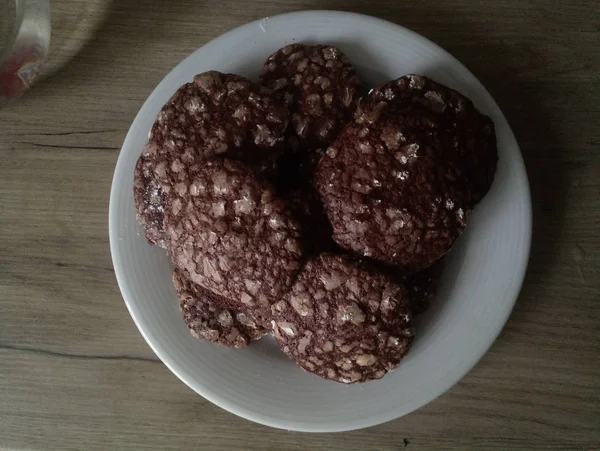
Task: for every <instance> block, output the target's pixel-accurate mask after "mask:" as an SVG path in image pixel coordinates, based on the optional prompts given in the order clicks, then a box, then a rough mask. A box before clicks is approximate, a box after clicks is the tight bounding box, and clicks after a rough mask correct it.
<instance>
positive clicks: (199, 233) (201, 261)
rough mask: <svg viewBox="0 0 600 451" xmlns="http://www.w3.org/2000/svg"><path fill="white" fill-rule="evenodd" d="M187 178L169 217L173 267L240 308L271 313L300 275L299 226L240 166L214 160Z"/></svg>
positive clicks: (267, 189) (173, 200)
mask: <svg viewBox="0 0 600 451" xmlns="http://www.w3.org/2000/svg"><path fill="white" fill-rule="evenodd" d="M183 174H186V178H185V179H184V180H182V181H181V182H180V183H179V184H178V185H176V187H175V189H173V190H171V192H170V194H169V195H170V199H169V201H168V202H167V204H168V208H167V210H166V211H165V221H164V223H165V235H166V237H167V249H168V251H169V254H170V255H171V258H172V260H173V263H174V264H175V265H176V266H177V267H179V268H180V269H182V270H186V271H188V273H189V277H190V280H192V281H193V282H195V283H197V284H199V285H201V286H203V287H204V288H207V289H209V290H211V291H213V292H214V293H216V294H219V295H220V296H223V297H225V298H227V299H231V300H233V301H235V302H236V303H237V305H238V306H239V307H240V308H247V309H249V310H256V311H260V310H261V309H267V310H268V307H269V306H270V304H272V303H274V302H276V301H278V300H279V299H280V298H281V296H282V295H283V294H284V293H285V292H286V291H287V290H288V289H289V287H290V285H291V284H292V282H293V279H294V278H295V276H296V273H297V272H298V270H299V269H300V265H301V261H302V259H303V249H302V242H301V230H300V226H299V224H298V222H297V221H296V220H295V219H293V218H292V215H291V214H290V212H289V210H288V208H287V206H286V205H285V203H284V202H283V201H281V200H280V199H278V198H277V197H276V196H275V195H274V192H273V189H272V188H271V186H270V185H269V184H268V183H266V182H264V181H262V180H261V179H259V178H257V177H256V175H255V173H254V172H253V171H252V170H250V169H249V168H248V167H247V166H245V165H244V164H242V163H240V162H237V161H233V160H227V159H213V160H210V161H206V162H203V163H202V164H200V165H197V166H192V167H190V168H188V169H187V171H186V172H183Z"/></svg>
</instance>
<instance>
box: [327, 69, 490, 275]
mask: <svg viewBox="0 0 600 451" xmlns="http://www.w3.org/2000/svg"><path fill="white" fill-rule="evenodd" d="M415 80H417V81H421V82H423V84H419V83H418V82H417V81H415ZM425 80H426V79H425ZM411 83H412V85H414V86H415V88H414V89H415V91H416V92H415V94H414V96H415V99H413V97H410V96H407V95H404V97H402V96H397V95H396V94H395V93H396V91H399V92H402V93H404V91H403V90H405V89H412V88H410V86H411ZM425 83H426V82H425V81H424V79H423V77H416V76H412V78H411V77H410V76H408V77H403V78H401V79H400V80H398V81H396V82H393V83H388V84H387V85H384V87H382V88H379V89H377V90H375V91H374V92H372V93H371V95H370V96H369V97H368V98H367V100H366V101H365V102H364V103H363V104H361V106H360V107H359V109H358V110H357V111H356V114H355V119H354V121H353V122H352V123H351V124H349V125H348V126H347V127H346V128H345V129H344V130H343V131H342V133H341V134H340V135H339V136H338V138H337V140H336V141H335V142H334V143H333V144H332V145H331V147H330V148H329V149H328V150H327V153H326V155H325V156H324V157H323V158H322V159H321V161H320V163H319V167H318V169H317V174H316V176H315V183H316V186H317V189H318V191H319V193H320V195H321V198H322V200H323V203H324V205H325V211H326V212H327V215H328V217H329V220H330V221H331V224H332V226H333V230H334V233H333V238H334V240H335V241H336V242H337V243H338V244H339V245H340V246H342V247H343V248H345V249H349V250H352V251H354V252H357V253H359V254H361V255H364V256H367V257H371V258H374V259H376V260H380V261H383V262H386V263H391V264H396V265H400V266H402V267H403V268H404V269H405V270H408V271H418V270H420V269H423V268H426V267H427V266H429V265H431V264H432V263H433V262H434V261H435V260H437V259H439V258H440V257H442V256H443V255H444V254H445V253H446V252H447V251H448V250H449V249H450V247H451V246H452V244H453V243H454V241H455V240H456V238H457V237H458V236H459V235H460V234H461V233H462V231H463V229H464V227H465V226H466V219H467V215H468V213H469V212H470V211H471V209H472V208H473V206H474V203H475V202H476V201H477V200H478V199H480V198H481V196H482V195H483V194H485V192H486V191H487V189H488V188H489V183H491V179H490V178H489V177H488V176H481V177H480V176H479V175H476V173H479V171H481V172H482V173H485V174H488V173H489V172H491V174H492V175H493V168H495V164H496V163H495V162H496V158H497V157H496V146H495V137H494V128H493V124H492V123H491V121H490V120H489V118H487V117H485V116H482V115H481V114H479V113H478V112H476V110H474V108H473V107H472V104H470V102H469V103H467V101H466V100H464V98H463V97H462V96H460V95H459V94H458V93H455V92H454V91H452V90H449V89H448V88H444V89H445V91H442V90H441V88H439V90H440V92H444V93H445V95H446V97H443V99H446V98H447V99H448V100H443V102H444V103H443V105H446V102H448V103H447V105H448V106H443V107H442V106H440V105H438V104H436V103H435V102H436V101H437V100H435V101H434V100H431V99H438V96H436V95H435V94H433V91H425V92H424V93H422V91H421V90H418V88H417V87H418V86H421V87H423V86H426V84H425ZM427 83H430V81H427ZM431 83H434V82H431ZM397 86H399V87H400V88H401V89H400V88H398V89H396V87H397ZM435 86H441V85H437V84H436V85H435ZM423 89H424V88H423ZM421 94H422V98H423V99H426V100H427V102H430V103H431V102H433V103H431V104H430V103H427V102H425V101H423V102H420V101H419V100H417V99H418V98H420V97H419V96H420V95H421ZM440 96H441V94H440ZM457 96H460V97H457ZM405 97H407V98H405ZM407 99H408V100H407ZM411 99H413V100H412V101H411ZM450 99H452V101H451V100H450ZM469 105H470V106H469ZM450 108H453V109H454V110H457V111H458V113H456V114H450V113H447V109H450ZM471 109H472V110H473V111H471V112H470V113H469V114H467V115H466V116H465V117H462V116H460V114H462V113H461V112H462V111H466V110H469V111H470V110H471ZM469 121H471V122H469ZM490 167H491V168H492V169H490ZM483 179H485V180H486V182H485V183H483V182H482V180H483ZM484 185H485V187H484Z"/></svg>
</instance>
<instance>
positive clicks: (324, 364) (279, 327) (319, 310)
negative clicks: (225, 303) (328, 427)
mask: <svg viewBox="0 0 600 451" xmlns="http://www.w3.org/2000/svg"><path fill="white" fill-rule="evenodd" d="M271 310H272V314H273V323H272V324H273V331H274V335H275V338H276V339H277V342H278V343H279V346H280V347H281V349H282V350H283V352H284V353H285V354H287V355H288V356H289V357H291V358H293V359H294V360H296V362H297V363H298V365H300V366H301V367H302V368H304V369H305V370H307V371H310V372H312V373H315V374H317V375H319V376H321V377H323V378H325V379H331V380H334V381H337V382H343V383H347V384H348V383H354V382H365V381H368V380H371V379H379V378H381V377H383V376H384V375H385V374H386V373H387V372H389V371H392V370H393V369H395V368H396V367H397V366H398V364H399V362H400V359H401V358H402V357H403V356H404V355H405V354H406V353H407V352H408V350H409V348H410V345H411V343H412V339H413V330H412V327H411V314H410V309H409V305H408V299H407V295H406V291H405V289H404V288H403V287H402V286H401V285H398V284H396V283H394V282H393V281H392V279H391V278H389V277H387V276H385V275H384V274H383V273H381V272H379V271H377V270H375V269H373V268H372V267H371V266H370V265H368V264H366V263H361V262H359V261H357V260H355V259H352V258H351V257H348V256H342V255H334V254H321V255H319V256H318V257H316V258H314V259H311V260H309V261H308V263H307V264H306V265H305V266H304V268H303V269H302V271H301V272H300V274H299V275H298V278H297V280H296V282H295V283H294V285H293V286H292V288H291V290H290V292H289V293H287V294H286V295H285V296H284V297H283V299H282V300H281V301H279V302H277V303H276V304H273V305H272V307H271Z"/></svg>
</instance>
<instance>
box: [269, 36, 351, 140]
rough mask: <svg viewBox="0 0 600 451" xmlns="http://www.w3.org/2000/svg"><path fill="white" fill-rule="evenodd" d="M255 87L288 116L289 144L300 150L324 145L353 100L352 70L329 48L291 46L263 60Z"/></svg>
mask: <svg viewBox="0 0 600 451" xmlns="http://www.w3.org/2000/svg"><path fill="white" fill-rule="evenodd" d="M261 82H262V84H263V85H265V86H267V87H269V88H271V89H272V90H273V91H274V92H275V93H276V94H279V95H280V96H281V97H282V98H283V99H284V100H285V102H286V104H287V105H288V107H289V108H290V111H291V113H292V114H291V125H292V127H293V132H295V133H293V134H292V136H290V140H289V145H290V146H291V147H299V148H301V149H304V151H307V150H312V149H315V148H319V147H322V146H326V145H328V144H329V143H330V142H331V141H332V140H333V139H334V138H335V136H336V135H337V134H338V133H339V131H340V130H341V129H342V127H343V126H344V125H345V124H346V122H348V121H349V120H350V119H351V118H352V113H353V112H354V109H355V107H356V102H357V101H358V98H359V81H358V78H357V76H356V73H355V70H354V67H353V66H352V64H351V63H350V61H349V60H348V58H346V56H345V55H344V54H343V53H342V52H341V51H340V50H339V49H337V48H335V47H332V46H329V45H304V44H291V45H287V46H285V47H283V48H282V49H280V50H278V51H277V52H275V53H274V54H272V55H271V56H269V58H268V59H267V61H266V63H265V65H264V67H263V73H262V78H261Z"/></svg>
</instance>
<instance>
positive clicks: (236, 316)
mask: <svg viewBox="0 0 600 451" xmlns="http://www.w3.org/2000/svg"><path fill="white" fill-rule="evenodd" d="M173 285H174V286H175V291H176V293H177V297H178V298H179V306H180V308H181V312H182V314H183V320H184V321H185V324H186V326H187V327H188V329H189V331H190V333H191V334H192V335H193V336H194V337H196V338H203V339H205V340H208V341H212V342H214V343H218V344H221V345H224V346H229V347H232V348H243V347H245V346H247V345H248V344H249V343H250V342H251V341H253V340H258V339H259V338H261V337H262V336H263V335H265V333H267V329H266V328H264V327H262V326H261V325H260V322H261V321H260V320H258V319H257V318H255V317H254V314H253V312H251V311H248V310H239V309H236V308H235V307H233V306H232V304H233V303H232V302H231V301H229V300H228V299H225V298H223V297H221V296H219V295H217V294H214V293H213V292H211V291H209V290H207V289H205V288H202V287H201V286H200V285H197V284H195V283H193V282H191V281H190V280H188V277H187V273H186V272H185V271H181V270H180V269H177V268H175V270H174V271H173Z"/></svg>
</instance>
